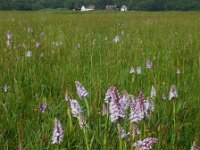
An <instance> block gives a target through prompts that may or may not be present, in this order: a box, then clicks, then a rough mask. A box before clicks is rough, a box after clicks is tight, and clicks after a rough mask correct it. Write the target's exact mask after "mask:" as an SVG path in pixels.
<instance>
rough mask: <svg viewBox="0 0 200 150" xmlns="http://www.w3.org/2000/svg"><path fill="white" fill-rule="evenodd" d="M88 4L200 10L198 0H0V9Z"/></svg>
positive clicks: (76, 6)
mask: <svg viewBox="0 0 200 150" xmlns="http://www.w3.org/2000/svg"><path fill="white" fill-rule="evenodd" d="M90 4H93V5H95V9H105V6H106V5H116V6H117V8H120V7H121V6H122V5H126V6H127V8H128V9H129V10H147V11H162V10H183V11H187V10H200V0H0V10H29V11H32V10H41V9H46V8H53V9H56V8H67V9H79V8H81V6H82V5H85V6H87V5H90Z"/></svg>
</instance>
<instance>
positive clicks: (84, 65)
mask: <svg viewBox="0 0 200 150" xmlns="http://www.w3.org/2000/svg"><path fill="white" fill-rule="evenodd" d="M8 32H10V33H11V34H12V38H11V39H10V40H9V42H10V46H9V45H7V37H6V34H7V33H8ZM116 36H117V37H119V41H117V42H115V41H113V39H114V38H116ZM36 42H39V43H40V44H41V45H39V46H38V47H37V46H36V45H35V44H36ZM147 60H151V61H152V63H153V66H152V68H151V69H147V68H146V62H147ZM132 67H133V68H134V69H135V70H136V68H137V67H141V70H142V74H137V73H132V74H131V73H130V69H131V68H132ZM177 70H178V73H177ZM179 71H180V72H179ZM75 81H79V82H80V83H82V85H84V87H85V88H86V90H87V91H88V93H89V95H88V97H87V100H81V99H80V98H79V96H78V95H77V92H76V86H75ZM111 85H115V86H116V87H117V89H118V90H119V92H120V94H121V95H123V94H124V93H125V91H127V92H128V93H129V94H132V95H134V96H137V95H138V92H139V91H143V93H144V96H145V99H146V98H147V97H148V96H150V92H151V87H152V85H153V86H154V87H155V89H156V91H157V96H156V97H155V98H153V101H154V103H155V111H154V112H152V113H151V114H150V116H149V117H148V119H146V120H143V121H141V122H140V123H139V124H138V127H139V128H140V134H139V135H137V136H134V138H132V139H131V140H130V139H121V138H120V136H119V131H118V125H116V124H115V123H113V122H111V121H110V119H109V114H107V115H106V116H102V113H101V112H102V107H103V104H104V98H105V94H106V91H107V89H108V88H109V87H110V86H111ZM171 85H175V86H176V88H177V91H178V95H179V96H178V98H176V99H175V100H174V101H170V100H168V99H169V98H168V97H169V91H170V87H171ZM0 88H1V90H0V149H2V150H4V149H5V150H7V149H8V150H15V149H19V150H22V149H24V150H39V149H44V150H46V149H52V150H54V149H61V150H72V149H80V150H85V149H91V150H92V149H93V150H99V149H103V150H116V149H120V150H122V149H123V150H126V149H127V150H129V149H135V148H134V147H133V143H134V142H136V141H137V140H139V139H141V140H143V139H145V138H147V137H156V138H158V139H159V142H158V143H157V144H155V145H154V146H153V149H157V150H189V149H191V146H192V143H193V141H196V143H197V145H199V146H200V12H157V13H155V12H127V13H121V12H91V13H77V12H71V13H59V12H57V13H53V12H0ZM66 91H68V92H69V94H70V97H71V98H72V99H76V100H77V101H78V102H79V104H80V105H81V107H82V109H83V111H84V112H85V115H86V116H87V107H86V104H85V102H84V101H87V102H88V105H89V108H90V109H89V117H88V116H87V117H86V121H87V122H88V127H85V128H84V129H81V128H80V127H79V123H78V120H77V118H74V117H73V116H72V115H71V114H70V107H69V104H68V103H67V102H66V100H65V93H66ZM163 94H164V95H166V97H167V99H166V100H163V99H162V95H163ZM41 103H46V104H47V105H48V108H47V109H46V111H45V112H44V113H42V112H41V110H40V107H39V106H40V104H41ZM129 112H130V110H128V111H127V113H126V117H125V119H123V120H120V122H119V123H118V124H119V125H120V126H121V127H123V128H124V129H125V130H126V131H127V132H128V131H129V129H130V126H131V123H130V120H129ZM55 117H57V119H58V120H60V122H61V124H62V127H63V131H64V139H63V142H62V143H60V144H52V135H53V129H54V119H55Z"/></svg>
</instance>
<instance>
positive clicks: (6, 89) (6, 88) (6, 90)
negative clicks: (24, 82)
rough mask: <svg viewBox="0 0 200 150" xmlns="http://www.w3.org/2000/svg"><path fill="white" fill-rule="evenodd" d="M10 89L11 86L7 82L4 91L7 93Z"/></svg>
mask: <svg viewBox="0 0 200 150" xmlns="http://www.w3.org/2000/svg"><path fill="white" fill-rule="evenodd" d="M9 90H10V86H9V85H7V84H6V85H5V86H4V87H3V91H4V92H5V93H7V92H9Z"/></svg>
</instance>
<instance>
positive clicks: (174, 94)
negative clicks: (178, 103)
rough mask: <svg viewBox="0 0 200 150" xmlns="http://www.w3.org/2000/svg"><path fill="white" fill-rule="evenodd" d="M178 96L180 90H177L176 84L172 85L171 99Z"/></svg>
mask: <svg viewBox="0 0 200 150" xmlns="http://www.w3.org/2000/svg"><path fill="white" fill-rule="evenodd" d="M177 97H178V91H177V90H176V87H175V85H172V86H171V89H170V92H169V100H174V99H175V98H177Z"/></svg>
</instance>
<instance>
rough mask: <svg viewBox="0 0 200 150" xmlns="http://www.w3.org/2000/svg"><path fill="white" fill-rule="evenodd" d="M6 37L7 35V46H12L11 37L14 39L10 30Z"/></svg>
mask: <svg viewBox="0 0 200 150" xmlns="http://www.w3.org/2000/svg"><path fill="white" fill-rule="evenodd" d="M6 37H7V46H8V47H9V46H11V43H12V42H11V39H12V34H11V33H10V32H8V33H7V34H6Z"/></svg>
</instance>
